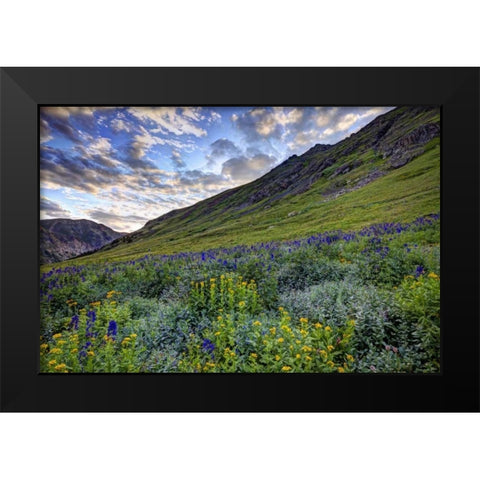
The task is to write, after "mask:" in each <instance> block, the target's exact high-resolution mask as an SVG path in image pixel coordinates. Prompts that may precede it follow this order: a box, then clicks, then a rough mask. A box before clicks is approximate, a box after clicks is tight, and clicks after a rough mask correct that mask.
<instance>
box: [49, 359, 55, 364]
mask: <svg viewBox="0 0 480 480" xmlns="http://www.w3.org/2000/svg"><path fill="white" fill-rule="evenodd" d="M56 363H57V361H56V360H55V359H54V360H50V361H49V362H48V364H49V365H55V364H56Z"/></svg>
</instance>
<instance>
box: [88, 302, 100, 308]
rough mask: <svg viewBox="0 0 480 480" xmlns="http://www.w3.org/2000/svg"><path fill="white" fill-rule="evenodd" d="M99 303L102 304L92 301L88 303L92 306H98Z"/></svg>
mask: <svg viewBox="0 0 480 480" xmlns="http://www.w3.org/2000/svg"><path fill="white" fill-rule="evenodd" d="M101 304H102V302H92V303H90V306H92V307H98V306H99V305H101Z"/></svg>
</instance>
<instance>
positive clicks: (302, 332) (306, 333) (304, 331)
mask: <svg viewBox="0 0 480 480" xmlns="http://www.w3.org/2000/svg"><path fill="white" fill-rule="evenodd" d="M300 333H301V334H302V335H303V336H305V335H308V332H307V331H306V330H304V329H303V328H301V329H300Z"/></svg>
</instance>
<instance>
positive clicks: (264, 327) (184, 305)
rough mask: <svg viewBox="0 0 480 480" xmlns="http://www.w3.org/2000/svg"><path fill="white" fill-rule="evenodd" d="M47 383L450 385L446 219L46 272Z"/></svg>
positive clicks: (43, 348) (43, 345) (43, 361)
mask: <svg viewBox="0 0 480 480" xmlns="http://www.w3.org/2000/svg"><path fill="white" fill-rule="evenodd" d="M40 308H41V332H40V334H41V337H40V370H41V372H44V373H47V372H48V373H77V372H81V373H84V372H95V373H99V372H129V373H133V372H145V373H171V372H184V373H233V372H244V373H272V372H279V373H299V372H301V373H310V372H319V373H335V374H342V373H351V372H353V373H367V372H368V373H394V372H397V373H438V372H439V369H440V220H439V215H438V214H432V215H428V216H423V217H419V218H417V219H416V220H414V221H412V222H410V223H381V224H376V225H372V226H369V227H365V228H362V229H360V230H356V231H355V230H353V231H329V232H324V233H318V234H315V235H310V236H308V237H305V238H299V239H297V240H288V241H282V240H277V241H271V242H264V243H255V244H252V245H237V246H231V247H228V248H215V249H209V250H204V251H200V252H185V253H177V254H171V255H153V254H149V255H145V256H143V257H141V258H137V259H135V260H133V259H130V260H127V261H112V260H109V261H103V262H100V261H98V262H97V263H87V262H83V263H82V262H80V261H79V262H77V263H75V261H70V262H69V264H68V265H60V266H53V267H44V268H42V273H41V279H40Z"/></svg>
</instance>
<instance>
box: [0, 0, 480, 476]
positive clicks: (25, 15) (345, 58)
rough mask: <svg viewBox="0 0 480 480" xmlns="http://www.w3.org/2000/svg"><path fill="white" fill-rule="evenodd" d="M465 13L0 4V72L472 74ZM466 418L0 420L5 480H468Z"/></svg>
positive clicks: (466, 5)
mask: <svg viewBox="0 0 480 480" xmlns="http://www.w3.org/2000/svg"><path fill="white" fill-rule="evenodd" d="M473 5H474V2H471V1H468V0H457V1H456V2H454V3H452V2H446V1H443V0H439V1H437V2H431V3H430V2H420V1H418V0H414V1H412V0H403V1H402V2H393V3H392V2H385V1H372V0H370V1H367V0H362V1H358V0H357V1H355V0H348V1H347V0H343V1H338V2H328V3H327V2H319V1H303V0H296V1H291V0H290V1H284V0H275V1H264V2H261V1H260V0H255V1H252V0H243V1H242V2H227V1H216V0H201V1H198V0H197V1H182V0H175V1H173V0H172V1H170V2H161V1H158V0H155V1H146V0H136V1H135V2H131V1H125V0H117V1H115V2H108V1H104V2H101V1H100V0H95V1H92V0H83V1H82V2H65V1H64V0H62V1H59V0H51V1H49V0H42V1H41V2H39V1H34V0H32V1H28V2H27V1H20V0H17V1H16V2H9V3H8V5H7V4H6V3H5V2H4V3H3V4H2V7H1V13H0V15H1V19H2V22H1V23H2V25H1V27H0V65H4V66H87V65H89V66H150V65H151V66H247V65H248V66H263V65H265V66H360V65H362V66H363V65H367V66H417V65H425V66H478V65H480V50H478V48H475V47H476V45H477V44H478V26H477V23H478V16H477V15H476V14H475V13H474V11H473ZM479 431H480V415H478V414H476V415H473V414H428V415H421V414H388V415H386V414H369V415H366V414H335V415H332V414H283V415H279V414H264V415H261V414H251V415H246V414H228V415H227V414H203V415H193V414H176V415H172V414H153V415H151V414H109V415H100V414H48V415H47V414H0V469H1V471H2V476H3V478H6V479H9V480H10V479H12V480H14V479H23V478H36V479H47V478H48V479H52V478H53V479H57V478H59V479H64V478H65V479H66V478H68V479H69V480H75V479H86V478H87V479H89V480H90V479H97V478H98V479H100V478H102V479H107V478H115V479H124V478H125V479H126V478H129V479H132V478H138V479H151V478H159V479H160V478H161V479H165V480H167V479H168V480H171V479H195V480H197V479H204V478H205V479H217V478H222V479H224V478H229V479H230V478H231V479H242V480H246V479H248V480H250V479H278V478H280V479H283V478H286V479H287V478H288V479H304V478H315V479H316V478H319V479H320V478H328V477H330V478H335V479H337V478H339V479H344V478H355V479H363V478H365V479H369V480H372V479H377V478H378V479H380V478H381V479H385V478H387V479H389V480H390V479H392V480H394V479H402V480H404V479H422V480H423V479H428V478H435V479H443V478H461V479H473V478H478V462H477V461H476V455H477V454H478V447H479V440H478V432H479Z"/></svg>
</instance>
